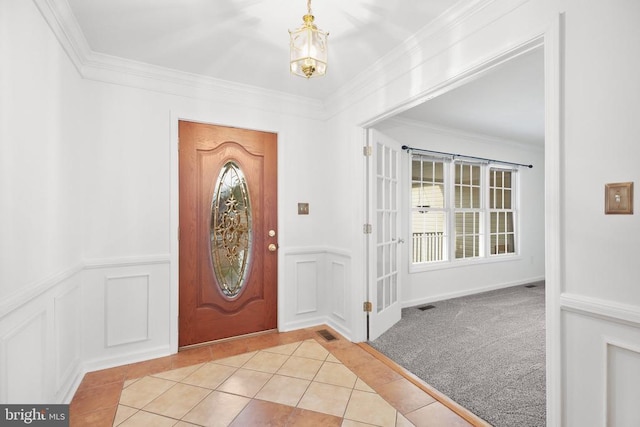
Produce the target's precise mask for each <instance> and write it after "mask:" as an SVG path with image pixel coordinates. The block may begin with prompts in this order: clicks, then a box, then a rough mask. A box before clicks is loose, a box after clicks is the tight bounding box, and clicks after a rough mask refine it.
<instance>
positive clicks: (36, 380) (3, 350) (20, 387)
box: [0, 310, 51, 403]
mask: <svg viewBox="0 0 640 427" xmlns="http://www.w3.org/2000/svg"><path fill="white" fill-rule="evenodd" d="M46 319H47V312H46V310H42V311H39V312H37V313H36V314H34V315H31V316H30V317H27V318H25V319H24V320H23V321H22V322H21V323H20V324H19V325H17V326H16V327H15V328H14V329H12V330H10V331H8V332H7V333H6V334H5V335H3V336H2V337H1V338H0V360H1V361H2V365H1V368H0V376H1V377H0V381H1V386H0V401H1V402H3V403H4V402H6V403H25V402H28V403H47V400H48V399H49V398H51V395H50V394H49V393H48V391H50V387H48V384H47V383H48V381H47V379H48V378H47V365H48V363H47V358H46V354H47V327H46Z"/></svg>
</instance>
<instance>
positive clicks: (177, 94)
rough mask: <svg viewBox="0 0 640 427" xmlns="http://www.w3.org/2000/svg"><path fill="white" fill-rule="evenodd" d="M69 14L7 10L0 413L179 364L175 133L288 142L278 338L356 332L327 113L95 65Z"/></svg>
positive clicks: (283, 149) (2, 47)
mask: <svg viewBox="0 0 640 427" xmlns="http://www.w3.org/2000/svg"><path fill="white" fill-rule="evenodd" d="M60 6H64V4H63V3H60V4H57V3H56V4H51V3H49V2H42V1H38V0H36V1H34V2H24V1H21V2H17V1H10V0H0V19H1V21H0V31H1V34H0V58H1V59H2V67H0V73H2V74H0V93H2V96H1V97H0V100H1V101H0V102H1V104H0V106H1V108H2V109H1V110H0V123H1V124H2V126H1V128H0V129H1V132H2V135H1V136H2V146H1V152H0V161H1V162H2V164H1V168H0V173H1V174H2V181H1V183H0V185H1V186H2V187H1V190H2V192H1V194H2V197H1V198H0V200H2V201H1V202H0V203H2V210H1V212H0V214H1V215H2V217H1V218H0V220H1V221H0V223H1V224H2V225H0V227H2V239H1V245H0V250H1V254H2V257H1V259H0V263H1V264H0V275H1V280H0V301H1V303H0V359H1V360H2V362H3V363H1V364H0V402H11V403H15V402H34V403H37V402H63V401H69V399H70V398H71V396H72V395H73V392H74V390H75V387H76V386H77V384H78V383H79V381H80V380H81V378H82V374H83V373H84V372H85V371H88V370H94V369H99V368H105V367H109V366H114V365H120V364H125V363H130V362H134V361H139V360H145V359H149V358H153V357H158V356H162V355H166V354H170V353H172V352H175V351H176V349H177V293H178V292H177V287H178V283H177V265H178V253H177V233H176V231H177V224H178V208H177V207H178V197H177V180H178V176H177V173H178V172H177V151H178V150H177V121H178V120H179V119H187V120H197V121H204V122H210V123H216V124H222V125H228V126H238V127H244V128H249V129H259V130H266V131H270V132H275V133H277V134H278V164H279V167H278V193H279V199H278V209H279V230H278V232H279V235H278V237H279V238H278V242H279V244H280V248H281V256H280V257H279V302H280V305H279V317H278V321H279V324H278V326H279V328H280V329H281V330H288V329H293V328H296V327H301V326H306V325H315V324H318V323H330V324H332V325H333V326H334V327H336V328H337V329H339V330H341V331H343V332H344V333H348V328H347V327H346V320H345V317H346V314H345V308H346V307H347V304H346V303H345V302H344V298H340V297H338V298H336V299H335V300H332V299H329V298H328V295H330V294H331V292H330V291H333V292H343V293H344V292H345V289H346V286H347V283H348V280H349V275H350V270H349V268H350V256H351V255H350V254H349V253H348V252H347V251H344V250H338V249H336V248H335V247H331V246H329V240H328V238H327V233H325V228H326V227H328V223H329V221H328V217H329V216H330V215H331V205H330V204H329V203H328V202H329V201H330V198H331V191H330V189H329V188H328V187H326V185H325V183H324V176H325V175H326V171H325V168H324V166H325V165H326V164H327V159H328V158H329V156H330V153H329V152H327V151H326V150H325V148H324V146H323V144H324V141H325V137H324V135H325V130H324V125H323V122H322V121H321V120H318V119H316V118H315V117H317V115H318V114H317V108H318V107H317V105H318V104H317V103H316V102H314V101H312V100H305V99H302V98H296V97H287V96H284V95H280V94H277V93H272V92H268V91H260V90H252V89H251V88H246V87H242V88H238V87H235V86H233V85H222V86H220V85H217V84H210V83H207V84H200V85H199V84H195V85H194V84H192V83H193V82H191V81H188V80H184V79H182V76H170V77H171V78H169V77H167V76H164V75H163V76H162V78H157V76H155V75H154V73H153V72H151V73H139V72H136V71H138V70H132V69H131V68H127V67H126V66H121V64H119V63H115V64H111V63H109V66H106V67H103V66H101V65H97V66H96V65H91V64H93V63H92V62H91V61H92V60H94V59H95V57H93V56H92V54H91V53H90V52H88V53H87V52H84V53H83V50H82V49H81V47H82V46H80V48H78V46H75V47H74V46H73V43H74V42H73V40H70V39H68V38H66V37H67V35H68V34H73V33H74V32H73V31H61V28H62V27H61V26H60V22H59V21H58V20H59V19H62V18H61V17H64V16H68V15H65V11H64V10H58V9H51V8H50V7H60ZM43 18H44V19H43ZM67 30H69V29H68V28H67ZM83 55H85V56H83ZM105 61H107V60H105ZM87 64H90V65H87ZM153 71H156V70H153ZM298 202H307V203H309V204H310V214H309V215H305V216H299V215H297V203H298ZM300 259H306V260H308V261H309V262H311V263H312V264H313V265H314V269H312V270H304V271H302V272H300V271H298V272H296V271H295V269H292V268H290V267H291V266H295V265H298V264H300V263H299V262H298V261H299V260H300ZM290 295H300V298H297V299H294V300H292V299H290V298H289V296H290Z"/></svg>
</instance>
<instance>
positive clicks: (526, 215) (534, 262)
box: [367, 40, 556, 425]
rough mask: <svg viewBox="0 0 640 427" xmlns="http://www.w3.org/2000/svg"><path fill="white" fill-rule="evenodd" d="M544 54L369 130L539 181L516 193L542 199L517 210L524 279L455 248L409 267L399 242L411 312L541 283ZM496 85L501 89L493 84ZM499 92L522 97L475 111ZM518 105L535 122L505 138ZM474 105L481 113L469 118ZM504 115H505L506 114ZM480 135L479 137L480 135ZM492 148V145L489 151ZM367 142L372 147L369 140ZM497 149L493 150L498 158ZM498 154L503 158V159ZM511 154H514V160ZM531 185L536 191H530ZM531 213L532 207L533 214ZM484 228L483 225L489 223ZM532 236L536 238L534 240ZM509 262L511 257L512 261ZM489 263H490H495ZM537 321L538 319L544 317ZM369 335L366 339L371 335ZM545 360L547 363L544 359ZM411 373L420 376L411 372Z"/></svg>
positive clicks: (405, 300) (486, 71)
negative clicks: (500, 163) (523, 166)
mask: <svg viewBox="0 0 640 427" xmlns="http://www.w3.org/2000/svg"><path fill="white" fill-rule="evenodd" d="M544 57H545V53H544V47H543V42H542V41H541V40H537V41H535V42H532V43H529V44H527V45H526V46H523V47H522V48H521V49H518V50H517V51H514V52H511V53H509V54H507V55H505V56H503V57H501V58H499V59H498V60H496V62H495V63H493V64H490V65H488V66H486V67H482V69H481V70H480V71H476V72H474V73H471V74H470V75H468V76H465V77H464V78H461V79H459V80H457V81H456V82H455V83H453V84H451V85H449V86H447V87H445V88H441V89H440V90H439V91H438V93H436V94H433V96H429V97H428V98H429V100H428V101H426V102H423V103H422V102H414V103H413V104H412V105H408V106H407V107H406V108H407V109H406V110H405V111H402V112H400V113H399V114H396V115H395V116H394V117H385V119H384V120H379V121H377V122H376V123H375V124H372V125H371V127H372V128H373V129H376V131H378V132H381V133H383V134H384V135H385V136H387V137H390V138H392V139H394V140H396V141H398V143H400V144H403V145H410V146H418V147H420V148H424V149H431V150H437V151H448V152H450V151H453V152H456V153H458V152H460V149H462V154H468V155H469V156H471V155H481V156H482V157H491V158H501V159H504V160H505V161H507V160H510V159H514V160H521V161H522V162H523V163H535V164H534V168H537V171H536V173H535V176H536V177H537V178H536V179H537V181H536V183H535V185H528V188H520V189H519V193H520V195H519V196H518V197H522V198H525V197H530V198H531V199H526V200H524V202H525V203H527V204H529V205H532V201H533V200H535V199H536V198H539V202H540V203H538V204H539V206H538V208H537V209H536V208H535V207H533V208H532V207H531V206H529V207H527V208H526V209H524V210H521V212H519V214H518V220H519V221H520V220H521V221H522V222H524V221H525V220H527V221H528V222H527V227H531V225H532V224H537V225H536V228H535V232H532V233H531V234H529V231H526V232H525V231H524V230H525V227H523V226H522V225H518V226H517V227H520V228H517V231H518V233H519V234H518V239H519V240H520V241H519V242H518V250H517V254H516V255H517V256H516V257H513V258H514V259H513V260H512V263H513V264H514V265H520V266H519V267H514V268H515V269H520V270H521V273H522V274H520V276H518V274H512V275H511V276H509V275H508V274H507V276H506V277H507V278H505V276H504V274H505V273H504V270H505V267H504V266H505V265H506V264H507V262H504V263H503V262H501V263H498V262H488V261H489V257H488V256H487V257H486V258H487V262H486V263H483V262H482V261H483V260H480V261H478V262H477V263H476V262H475V261H476V260H474V264H473V265H471V264H470V263H467V264H464V263H463V262H456V261H457V260H456V255H455V254H456V252H455V249H454V248H453V247H451V248H450V249H449V251H450V252H449V254H450V255H449V257H450V258H449V260H448V261H450V262H449V263H448V264H446V265H444V264H443V263H440V265H434V264H435V263H432V265H425V264H429V263H424V264H422V265H420V264H421V263H416V262H414V261H415V260H416V259H415V257H414V256H413V255H414V251H415V247H414V246H415V245H413V244H409V245H405V246H404V247H403V249H402V250H401V252H400V261H399V262H400V265H401V268H400V270H401V271H402V272H403V274H401V275H400V277H399V292H400V295H401V300H402V306H403V307H405V308H408V307H414V308H415V307H418V306H425V305H427V304H432V303H434V302H435V301H441V300H448V299H451V298H454V297H460V296H463V295H471V294H475V293H479V292H482V291H490V290H493V289H498V288H506V287H508V286H520V285H525V284H527V283H530V282H537V281H543V280H544V279H545V271H544V266H545V260H546V259H547V255H546V254H545V246H546V243H545V239H544V236H545V235H546V234H547V231H546V225H545V218H546V216H547V214H546V212H547V210H546V209H545V207H544V204H545V201H546V200H548V199H549V195H545V194H546V193H545V179H546V178H547V177H548V174H547V172H545V166H546V160H545V158H546V155H545V152H544V151H545V135H546V133H547V131H546V129H545V91H546V89H545V82H544V81H545V66H544ZM518 67H520V72H521V73H516V69H517V68H518ZM532 70H535V75H534V76H531V75H526V73H525V74H523V73H522V72H523V71H524V72H531V71H532ZM507 71H508V72H511V73H515V74H514V75H513V76H511V77H512V79H511V80H510V81H509V80H507V79H506V78H505V72H507ZM530 78H534V79H535V84H531V82H530V80H529V79H530ZM527 81H529V83H527ZM499 84H501V85H502V86H496V85H499ZM509 84H520V85H522V84H524V85H525V87H526V88H527V90H531V89H535V91H536V92H535V93H533V94H532V93H530V92H529V93H530V95H531V96H532V97H533V99H531V98H530V97H526V96H524V93H525V92H527V91H524V92H522V91H521V92H514V89H513V87H509ZM500 87H502V88H503V89H504V90H505V91H506V94H504V93H503V94H504V95H513V94H514V93H515V94H518V95H519V96H520V98H522V99H516V101H514V99H513V97H512V98H511V101H507V98H508V97H506V98H503V99H502V101H503V102H505V101H506V105H507V106H508V107H509V108H510V109H511V111H509V110H508V109H507V110H503V113H502V116H500V115H499V110H500V108H498V107H497V106H489V105H488V104H485V105H481V106H480V107H478V106H477V105H478V104H479V103H480V101H481V100H482V96H483V95H484V94H492V95H497V96H494V97H493V98H492V101H496V100H497V99H496V98H500V97H501V96H502V95H501V94H500V93H498V91H499V89H498V88H500ZM527 102H531V104H530V105H527ZM533 104H535V105H533ZM474 105H475V107H474ZM517 107H522V110H527V108H529V111H530V112H531V109H533V111H534V112H535V116H536V117H535V118H533V120H527V119H525V121H524V122H522V123H523V126H521V129H520V130H523V131H525V132H521V133H520V134H515V133H512V134H509V132H513V131H514V129H513V123H514V119H513V113H515V112H516V111H515V110H516V109H517ZM473 108H476V109H478V108H480V109H479V110H477V111H476V113H474V110H473ZM454 111H457V112H458V113H459V114H462V118H464V119H465V120H461V118H460V115H459V114H458V115H456V114H452V113H453V112H454ZM505 111H506V113H510V114H506V113H505ZM489 113H492V114H494V118H495V117H497V118H499V119H500V120H497V119H494V123H493V128H500V127H501V126H502V127H503V130H502V133H496V134H492V131H491V127H490V126H489V124H490V123H489V122H491V119H490V117H489V116H488V114H489ZM530 119H531V117H530ZM452 130H453V132H452ZM452 135H453V136H452ZM478 136H480V137H481V138H478ZM474 138H475V139H481V140H482V141H479V142H478V143H477V144H476V145H475V146H474V144H473V143H469V141H468V140H473V139H474ZM465 140H467V141H466V142H465ZM496 141H500V142H502V143H503V144H506V143H507V142H508V141H511V142H513V143H511V144H509V145H510V146H509V147H508V148H505V147H501V146H499V145H495V144H498V142H496ZM452 144H453V145H452ZM490 144H494V146H493V148H492V147H491V145H490ZM371 145H374V144H373V143H371ZM481 145H484V146H485V148H486V151H488V152H489V153H490V154H491V155H485V153H483V152H482V147H480V146H481ZM452 147H453V148H452ZM518 147H520V148H521V149H522V152H523V153H524V152H526V153H527V154H526V155H527V157H526V158H524V159H522V158H520V157H518V155H519V154H518ZM554 148H555V147H554ZM535 151H538V154H537V156H536V161H531V160H530V157H529V153H530V152H535ZM495 152H498V154H496V153H495ZM502 154H506V157H505V155H502ZM513 156H515V158H514V157H513ZM409 170H411V156H410V155H406V156H405V159H404V160H403V161H402V162H401V176H404V177H405V181H404V184H403V185H401V188H402V189H405V190H406V191H405V192H404V194H405V196H404V198H403V199H402V200H401V203H400V206H402V208H401V225H400V229H401V232H400V233H399V234H400V236H401V238H403V239H404V240H405V241H408V242H411V241H412V240H413V239H412V237H413V235H414V233H412V227H411V224H412V217H411V214H410V213H408V210H409V209H410V206H412V200H411V192H410V191H409V189H410V188H411V181H412V178H415V177H413V176H412V175H411V174H410V173H409V172H408V171H409ZM551 173H554V174H555V173H556V171H555V170H554V171H552V172H551ZM370 185H371V187H372V188H371V190H370V193H373V194H376V193H378V192H379V191H380V190H379V189H378V188H377V183H376V181H375V180H371V181H370ZM536 188H537V191H535V192H533V191H531V190H532V189H536ZM453 191H454V190H452V193H451V194H449V196H452V195H453ZM518 201H519V202H520V203H522V202H523V200H521V199H519V200H518ZM369 206H370V207H371V204H369ZM531 209H534V210H533V211H531ZM402 212H403V213H402ZM452 217H453V215H452ZM369 218H373V211H370V216H369ZM452 222H454V221H452ZM487 223H488V220H487ZM516 224H518V222H516ZM460 225H462V226H464V225H465V223H464V222H462V224H460ZM486 228H488V226H487V227H486ZM526 230H529V228H526ZM487 231H488V230H481V232H482V233H487ZM449 232H450V234H454V233H455V232H456V227H455V224H451V225H450V228H449ZM535 235H538V236H539V238H538V239H537V240H536V237H535ZM487 237H488V236H487ZM455 244H456V241H455V239H454V238H452V240H451V243H450V245H451V246H453V245H455ZM370 248H371V247H370ZM378 254H379V252H376V251H375V250H373V248H371V250H370V253H369V255H370V258H369V262H370V265H372V266H376V265H380V262H379V261H378V259H377V258H376V257H377V255H378ZM485 255H489V254H485ZM515 258H517V260H516V259H515ZM493 261H496V260H495V259H494V260H493ZM502 261H505V259H504V258H503V259H502ZM476 264H477V265H476ZM525 264H526V267H525V268H526V269H527V271H528V273H527V272H526V271H525V272H522V266H523V265H525ZM474 269H475V270H474ZM368 271H369V272H370V276H369V278H368V280H367V283H369V285H368V295H369V299H370V300H371V299H373V300H374V301H375V298H376V295H375V292H374V290H375V287H374V286H373V284H372V283H373V277H375V276H372V275H371V274H372V273H371V271H373V269H370V270H368ZM474 271H475V272H474ZM496 271H501V272H500V273H496V274H493V276H492V272H496ZM536 272H537V273H536ZM482 275H485V277H487V276H488V277H494V278H495V279H493V280H494V282H493V283H491V281H490V280H489V281H487V280H485V281H484V282H483V281H482V280H478V279H479V278H481V277H482ZM501 275H502V276H501ZM452 278H453V279H452ZM453 282H456V283H455V286H452V283H453ZM478 282H480V283H478ZM542 283H544V282H542ZM541 288H542V289H543V292H542V294H541V295H540V298H541V299H542V304H543V307H544V301H545V300H546V299H548V298H547V297H546V293H545V291H544V289H545V288H544V287H542V286H541ZM374 305H375V303H374ZM435 305H436V308H434V309H432V310H430V311H434V312H435V311H437V307H438V304H435ZM543 310H544V308H543ZM542 317H543V320H544V317H545V314H544V312H543V314H542ZM547 318H548V316H547ZM369 319H370V322H376V321H380V319H376V316H375V313H373V314H370V315H369ZM389 327H390V325H384V326H383V328H382V329H384V330H386V329H385V328H389ZM369 338H370V339H371V337H369ZM412 339H414V340H415V339H416V337H415V336H413V337H412ZM541 339H542V341H541V342H542V345H543V346H544V345H545V338H544V322H543V327H542V338H541ZM547 342H548V341H547ZM546 359H547V360H548V358H546ZM397 362H399V361H397ZM539 363H540V365H541V367H542V368H543V369H544V367H545V364H546V361H545V356H544V351H543V355H542V360H541V361H540V362H539ZM400 364H402V363H400ZM413 373H414V374H416V375H418V373H416V372H413ZM418 376H420V375H418ZM427 382H429V381H427ZM543 383H544V379H543ZM450 397H452V396H450ZM540 399H541V400H542V405H543V406H544V405H545V403H546V402H545V399H546V398H545V392H544V391H543V393H542V396H541V398H540ZM545 417H546V415H545V414H544V412H543V413H542V415H541V419H542V424H541V425H544V419H545Z"/></svg>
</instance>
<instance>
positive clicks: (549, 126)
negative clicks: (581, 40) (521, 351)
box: [354, 14, 564, 425]
mask: <svg viewBox="0 0 640 427" xmlns="http://www.w3.org/2000/svg"><path fill="white" fill-rule="evenodd" d="M563 34H564V14H558V15H556V16H554V17H553V18H552V19H551V20H550V22H549V24H548V26H547V27H546V28H544V30H543V32H541V33H538V34H535V35H533V36H532V37H531V38H530V39H528V40H525V41H523V42H522V43H521V44H519V45H517V46H515V47H512V48H511V49H508V50H506V51H502V52H499V53H497V54H496V55H495V56H493V57H492V58H489V59H487V60H486V61H485V62H483V63H481V64H479V65H476V66H474V67H472V68H470V69H468V70H467V71H465V72H463V73H461V74H459V75H457V76H454V77H452V78H451V79H449V80H447V81H445V82H443V83H442V84H440V85H436V86H434V87H432V88H430V89H428V90H426V91H423V92H421V93H419V94H417V95H414V96H412V97H410V98H409V99H407V100H405V101H404V102H401V103H399V104H397V105H396V106H395V107H393V108H391V109H389V110H387V111H384V112H383V113H381V114H378V115H376V116H374V117H371V118H369V119H368V120H365V121H363V122H361V123H360V124H359V126H360V128H361V129H362V130H363V132H362V134H363V137H362V139H361V140H360V143H361V144H362V145H363V146H367V145H368V139H367V136H366V135H367V133H368V132H367V130H368V129H370V128H372V127H374V126H375V125H376V124H377V123H379V122H381V121H383V120H385V119H388V118H390V117H392V116H394V115H396V114H398V113H400V112H402V111H405V110H408V109H409V108H411V107H413V106H415V105H418V104H420V103H422V102H424V101H427V100H429V99H432V98H435V97H436V96H439V95H441V94H443V93H445V92H448V91H450V90H453V89H455V88H457V87H459V86H462V85H464V84H466V83H468V82H470V81H472V80H474V79H476V78H478V77H481V76H482V75H483V74H484V73H486V72H488V71H490V70H491V69H492V68H493V67H495V66H497V65H500V64H501V63H503V62H505V61H508V60H509V59H511V58H513V57H515V56H517V55H519V54H521V53H524V52H526V51H529V50H531V49H534V48H536V47H540V46H542V47H543V49H544V80H545V88H544V91H545V144H544V146H545V149H544V159H545V160H544V167H545V172H544V179H545V215H544V216H545V231H544V235H545V281H546V292H545V306H546V313H545V322H546V338H545V341H546V342H545V344H546V390H547V395H546V404H547V405H546V406H547V420H546V421H547V424H548V425H561V423H562V422H561V420H562V409H561V408H562V405H561V399H562V353H561V348H562V322H561V304H560V296H561V293H562V282H563V280H562V279H563V277H564V276H563V274H564V269H563V264H562V248H563V245H562V242H563V237H564V226H563V223H562V215H561V214H562V207H563V203H562V200H563V188H564V187H563V180H562V175H561V173H562V160H563V153H562V141H563V137H564V135H563V133H562V130H563V124H564V117H563V115H562V111H563V110H562V95H563V82H562V79H563V76H564V75H563V68H562V58H563V54H564V50H563V48H564V45H563ZM371 186H372V183H370V182H369V175H368V173H367V169H366V167H365V169H364V188H363V191H364V192H365V194H366V192H367V191H375V189H374V188H371ZM366 215H367V211H366V209H365V218H364V222H365V223H366V222H367V217H366ZM363 239H364V240H363V241H364V244H363V247H364V248H365V250H366V251H369V250H370V248H369V246H367V244H366V239H367V237H366V236H365V237H364V238H363ZM405 240H406V236H405ZM364 258H365V276H364V277H365V280H364V281H363V283H362V287H361V291H360V292H361V296H362V298H366V296H367V295H368V292H369V289H371V283H370V282H371V278H370V277H369V275H368V274H366V272H367V271H368V262H369V261H368V260H369V253H368V252H367V253H365V256H364ZM404 259H405V260H407V258H406V257H404ZM406 262H408V260H407V261H405V263H406ZM399 293H400V295H402V289H399ZM364 300H365V299H360V300H359V301H364ZM359 301H358V302H359ZM356 305H357V304H354V309H356V308H357V307H356ZM360 319H361V322H362V323H361V328H362V330H363V331H364V334H365V336H364V340H366V334H367V332H366V325H367V315H366V313H363V315H362V316H361V317H360ZM361 337H362V336H360V337H359V338H361Z"/></svg>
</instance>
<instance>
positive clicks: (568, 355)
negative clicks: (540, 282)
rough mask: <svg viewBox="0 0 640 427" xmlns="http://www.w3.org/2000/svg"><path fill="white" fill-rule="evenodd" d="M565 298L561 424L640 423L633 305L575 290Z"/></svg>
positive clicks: (639, 339) (639, 330) (639, 333)
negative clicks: (585, 295)
mask: <svg viewBox="0 0 640 427" xmlns="http://www.w3.org/2000/svg"><path fill="white" fill-rule="evenodd" d="M562 302H563V303H566V305H563V306H562V336H563V348H562V352H563V354H562V360H563V365H564V369H563V372H564V375H563V378H562V384H564V386H563V388H564V389H563V393H562V394H563V396H564V402H563V404H564V409H565V410H564V414H565V415H564V417H565V419H563V420H562V425H567V426H574V425H575V426H578V425H603V426H604V425H606V426H610V427H616V426H628V425H640V406H638V402H640V345H639V344H638V343H640V327H639V325H638V324H637V323H636V322H634V321H633V318H634V315H632V313H631V312H630V310H629V307H625V308H624V309H620V308H621V307H620V306H619V304H613V303H612V302H610V301H604V300H597V299H595V298H586V297H578V296H575V295H572V296H571V297H570V298H567V296H566V295H564V296H563V298H562ZM614 307H615V308H614ZM631 311H633V310H631ZM569 361H571V363H569ZM585 373H589V375H586V374H585Z"/></svg>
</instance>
